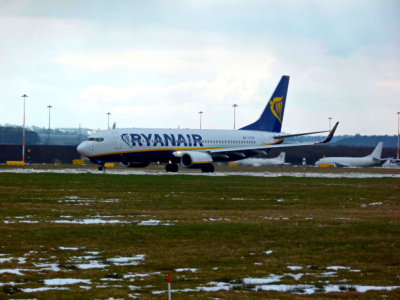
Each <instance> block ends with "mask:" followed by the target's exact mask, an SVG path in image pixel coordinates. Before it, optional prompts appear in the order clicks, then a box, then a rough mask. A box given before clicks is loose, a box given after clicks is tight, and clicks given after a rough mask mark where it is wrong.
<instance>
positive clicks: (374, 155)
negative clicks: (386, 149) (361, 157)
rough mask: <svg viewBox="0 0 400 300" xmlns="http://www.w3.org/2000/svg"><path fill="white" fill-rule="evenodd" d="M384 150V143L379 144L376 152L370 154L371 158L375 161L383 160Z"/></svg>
mask: <svg viewBox="0 0 400 300" xmlns="http://www.w3.org/2000/svg"><path fill="white" fill-rule="evenodd" d="M382 148H383V142H379V143H378V145H376V147H375V149H374V151H372V153H371V154H370V156H371V157H372V158H375V159H381V154H382Z"/></svg>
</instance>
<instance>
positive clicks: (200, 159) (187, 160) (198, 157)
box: [181, 151, 213, 168]
mask: <svg viewBox="0 0 400 300" xmlns="http://www.w3.org/2000/svg"><path fill="white" fill-rule="evenodd" d="M212 163H213V159H212V157H211V155H210V154H208V153H205V152H200V151H188V152H183V153H182V156H181V165H182V166H183V167H185V168H203V167H204V166H205V165H211V164H212Z"/></svg>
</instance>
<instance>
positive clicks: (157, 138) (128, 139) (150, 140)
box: [121, 133, 203, 147]
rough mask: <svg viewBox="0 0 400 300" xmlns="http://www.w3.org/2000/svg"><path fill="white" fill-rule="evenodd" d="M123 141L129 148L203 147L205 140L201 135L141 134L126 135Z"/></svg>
mask: <svg viewBox="0 0 400 300" xmlns="http://www.w3.org/2000/svg"><path fill="white" fill-rule="evenodd" d="M121 139H122V140H123V141H124V143H125V144H127V145H128V146H129V147H137V146H141V147H142V146H148V147H150V146H153V147H156V146H161V147H171V146H174V147H176V146H185V147H203V142H202V140H203V138H202V137H201V135H200V134H166V133H163V134H158V133H150V134H143V133H142V134H139V133H124V134H122V135H121Z"/></svg>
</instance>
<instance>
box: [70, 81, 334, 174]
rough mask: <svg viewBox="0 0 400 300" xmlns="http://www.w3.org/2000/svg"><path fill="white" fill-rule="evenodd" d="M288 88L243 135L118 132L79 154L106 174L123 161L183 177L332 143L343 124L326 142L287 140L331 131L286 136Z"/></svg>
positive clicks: (92, 139) (93, 139) (104, 134)
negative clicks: (108, 166) (182, 171)
mask: <svg viewBox="0 0 400 300" xmlns="http://www.w3.org/2000/svg"><path fill="white" fill-rule="evenodd" d="M288 85H289V76H282V77H281V80H280V81H279V83H278V85H277V87H276V89H275V90H274V92H273V93H272V96H271V97H270V98H269V100H268V101H267V102H266V103H265V105H264V110H263V112H262V113H261V116H260V117H259V118H258V119H257V120H256V121H255V122H253V123H250V124H249V125H247V126H244V127H242V128H240V130H227V129H226V130H222V129H166V128H163V129H162V128H121V129H117V128H113V129H111V130H105V131H99V132H97V133H95V134H93V135H91V136H89V138H88V139H87V140H86V141H83V142H82V143H81V144H80V145H79V146H78V148H77V150H78V152H79V153H80V154H81V155H82V156H84V157H86V158H88V159H90V160H91V161H92V162H94V163H96V164H98V165H99V170H104V168H105V163H106V162H119V163H121V164H122V165H123V166H125V167H131V168H143V167H146V166H148V165H149V164H150V163H157V164H164V165H165V170H166V171H167V172H177V171H178V165H179V166H181V167H183V168H198V169H201V171H202V172H214V165H213V163H214V162H229V161H237V160H241V159H245V158H249V157H253V156H256V155H266V154H267V152H268V151H270V150H271V149H275V148H282V147H285V148H287V147H297V146H307V145H315V144H323V143H328V142H329V141H330V140H331V139H332V137H333V134H334V132H335V130H336V127H337V126H338V123H336V125H335V126H334V127H333V128H332V130H331V131H330V133H329V135H328V136H327V138H326V139H324V140H323V141H316V142H307V143H290V144H285V143H284V140H285V139H287V138H292V137H295V136H302V135H308V134H315V133H323V132H326V131H314V132H307V133H297V134H281V129H282V124H283V116H284V112H285V103H286V97H287V89H288ZM155 123H156V122H155Z"/></svg>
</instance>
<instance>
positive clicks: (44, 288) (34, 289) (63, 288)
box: [21, 287, 69, 293]
mask: <svg viewBox="0 0 400 300" xmlns="http://www.w3.org/2000/svg"><path fill="white" fill-rule="evenodd" d="M54 290H58V291H68V290H69V288H66V287H41V288H33V289H31V288H26V289H21V291H22V292H24V293H37V292H46V291H54Z"/></svg>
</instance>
